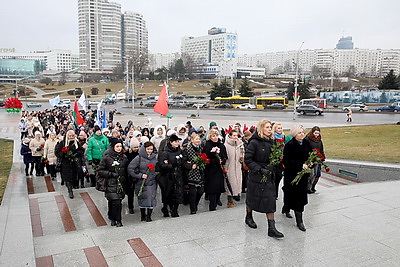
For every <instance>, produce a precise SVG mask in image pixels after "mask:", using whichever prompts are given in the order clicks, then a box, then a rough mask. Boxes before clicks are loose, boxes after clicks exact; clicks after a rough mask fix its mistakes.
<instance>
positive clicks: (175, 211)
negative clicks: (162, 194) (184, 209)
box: [171, 204, 179, 217]
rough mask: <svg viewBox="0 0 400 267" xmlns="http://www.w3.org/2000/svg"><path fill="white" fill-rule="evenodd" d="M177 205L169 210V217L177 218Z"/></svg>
mask: <svg viewBox="0 0 400 267" xmlns="http://www.w3.org/2000/svg"><path fill="white" fill-rule="evenodd" d="M178 206H179V205H178V204H174V205H173V206H172V209H171V217H179V214H178Z"/></svg>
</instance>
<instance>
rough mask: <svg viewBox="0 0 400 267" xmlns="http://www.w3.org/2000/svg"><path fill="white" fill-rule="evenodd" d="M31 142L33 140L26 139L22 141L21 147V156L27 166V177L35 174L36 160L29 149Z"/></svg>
mask: <svg viewBox="0 0 400 267" xmlns="http://www.w3.org/2000/svg"><path fill="white" fill-rule="evenodd" d="M30 142H31V139H29V138H27V137H25V138H24V140H23V141H22V145H21V155H22V156H23V157H24V164H25V175H26V176H28V175H29V174H30V175H32V174H33V168H34V162H35V161H34V159H33V157H32V151H31V149H30V148H29V143H30ZM29 165H30V166H31V171H30V173H28V171H29Z"/></svg>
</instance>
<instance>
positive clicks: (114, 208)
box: [108, 199, 122, 222]
mask: <svg viewBox="0 0 400 267" xmlns="http://www.w3.org/2000/svg"><path fill="white" fill-rule="evenodd" d="M121 213H122V199H114V200H109V201H108V218H109V219H110V220H112V221H117V222H120V221H121V220H122V216H121Z"/></svg>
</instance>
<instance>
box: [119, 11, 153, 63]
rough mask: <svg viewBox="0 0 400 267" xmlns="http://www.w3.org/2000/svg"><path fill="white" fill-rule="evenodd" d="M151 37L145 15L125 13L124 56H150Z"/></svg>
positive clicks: (123, 18)
mask: <svg viewBox="0 0 400 267" xmlns="http://www.w3.org/2000/svg"><path fill="white" fill-rule="evenodd" d="M148 50H149V36H148V32H147V28H146V21H145V20H144V19H143V15H141V14H138V13H134V12H125V13H124V14H123V15H122V56H123V57H125V56H136V57H137V56H138V55H140V54H146V55H147V54H148Z"/></svg>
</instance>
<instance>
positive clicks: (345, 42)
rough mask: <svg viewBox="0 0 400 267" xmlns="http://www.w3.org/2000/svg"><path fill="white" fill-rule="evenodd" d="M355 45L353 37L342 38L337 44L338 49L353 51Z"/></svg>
mask: <svg viewBox="0 0 400 267" xmlns="http://www.w3.org/2000/svg"><path fill="white" fill-rule="evenodd" d="M353 47H354V44H353V41H352V37H351V36H347V37H342V38H340V39H339V42H338V43H337V44H336V49H353Z"/></svg>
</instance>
